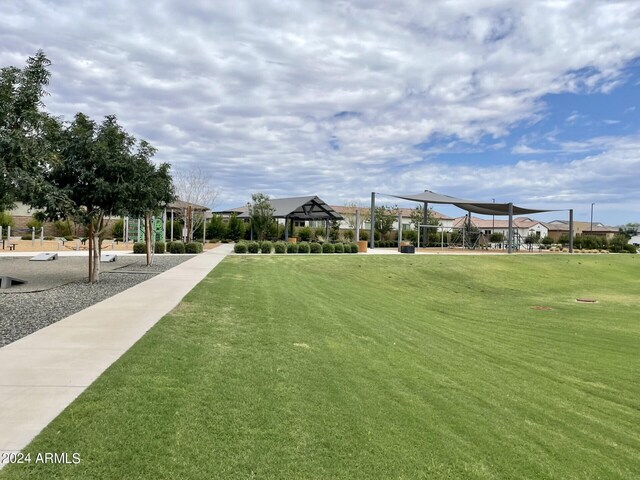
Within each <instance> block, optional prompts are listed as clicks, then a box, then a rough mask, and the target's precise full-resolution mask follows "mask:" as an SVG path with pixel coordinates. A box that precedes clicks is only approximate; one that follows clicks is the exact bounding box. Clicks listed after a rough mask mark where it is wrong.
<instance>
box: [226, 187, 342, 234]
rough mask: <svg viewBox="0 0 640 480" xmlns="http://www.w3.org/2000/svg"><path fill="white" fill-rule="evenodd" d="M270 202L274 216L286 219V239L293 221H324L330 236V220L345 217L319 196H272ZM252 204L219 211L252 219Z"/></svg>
mask: <svg viewBox="0 0 640 480" xmlns="http://www.w3.org/2000/svg"><path fill="white" fill-rule="evenodd" d="M269 203H270V204H271V207H272V208H273V209H274V212H273V218H275V219H284V235H285V237H284V238H285V240H288V239H289V231H290V230H291V227H292V226H293V222H304V221H315V222H318V221H320V222H324V224H325V231H326V236H327V237H329V224H330V222H332V221H334V220H342V219H343V217H342V215H340V214H339V213H338V212H336V211H335V210H334V209H333V208H331V207H330V206H329V205H328V204H327V203H325V202H324V201H323V200H322V199H321V198H319V197H317V196H307V197H289V198H272V199H270V200H269ZM250 206H251V204H250V203H247V205H245V206H244V207H240V208H234V209H232V210H229V211H226V212H218V213H236V214H237V215H238V218H241V219H245V220H250V219H251V215H250V213H249V210H250V208H249V207H250ZM251 236H252V238H253V229H252V230H251Z"/></svg>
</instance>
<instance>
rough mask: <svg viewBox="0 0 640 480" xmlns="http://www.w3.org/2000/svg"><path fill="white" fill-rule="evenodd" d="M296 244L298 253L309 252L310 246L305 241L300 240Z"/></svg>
mask: <svg viewBox="0 0 640 480" xmlns="http://www.w3.org/2000/svg"><path fill="white" fill-rule="evenodd" d="M297 245H298V253H309V250H311V247H310V246H309V244H308V243H307V242H301V243H298V244H297Z"/></svg>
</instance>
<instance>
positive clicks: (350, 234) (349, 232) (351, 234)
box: [342, 230, 355, 242]
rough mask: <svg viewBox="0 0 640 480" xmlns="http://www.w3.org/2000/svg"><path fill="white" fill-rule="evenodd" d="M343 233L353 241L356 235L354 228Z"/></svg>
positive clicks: (347, 238)
mask: <svg viewBox="0 0 640 480" xmlns="http://www.w3.org/2000/svg"><path fill="white" fill-rule="evenodd" d="M342 235H343V236H344V239H345V240H348V241H350V242H353V236H354V235H355V233H354V232H353V230H345V231H344V233H343V234H342Z"/></svg>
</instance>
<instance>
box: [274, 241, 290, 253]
mask: <svg viewBox="0 0 640 480" xmlns="http://www.w3.org/2000/svg"><path fill="white" fill-rule="evenodd" d="M291 245H293V244H291ZM273 251H274V252H275V253H286V252H287V244H286V243H284V242H276V243H275V244H274V245H273Z"/></svg>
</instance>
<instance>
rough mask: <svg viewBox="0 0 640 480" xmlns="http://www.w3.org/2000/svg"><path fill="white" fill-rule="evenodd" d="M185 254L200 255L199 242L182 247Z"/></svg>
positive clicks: (200, 245)
mask: <svg viewBox="0 0 640 480" xmlns="http://www.w3.org/2000/svg"><path fill="white" fill-rule="evenodd" d="M184 251H185V253H202V244H201V243H200V242H190V243H187V244H186V245H185V246H184Z"/></svg>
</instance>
